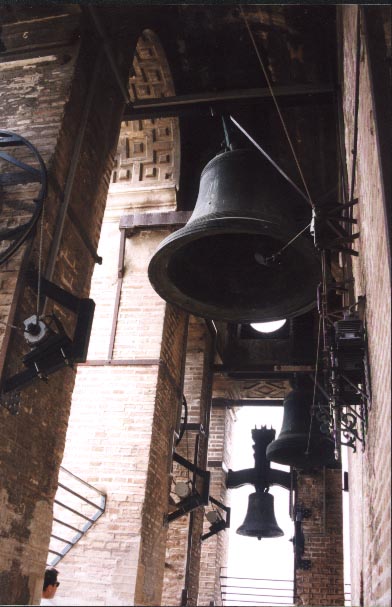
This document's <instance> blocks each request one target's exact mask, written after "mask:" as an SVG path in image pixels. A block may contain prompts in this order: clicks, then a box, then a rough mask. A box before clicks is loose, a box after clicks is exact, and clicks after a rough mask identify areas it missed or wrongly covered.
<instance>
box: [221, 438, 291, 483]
mask: <svg viewBox="0 0 392 607" xmlns="http://www.w3.org/2000/svg"><path fill="white" fill-rule="evenodd" d="M252 438H253V440H254V442H255V446H254V450H255V466H254V468H246V469H244V470H236V471H234V470H229V471H228V473H227V478H226V487H227V488H228V489H235V488H236V487H242V486H243V485H246V484H250V485H254V486H255V488H256V489H259V490H260V491H264V489H268V488H269V487H270V486H271V485H280V486H281V487H283V488H284V489H288V490H289V491H290V490H291V474H290V472H285V471H283V470H274V469H272V468H271V463H270V461H269V460H267V456H266V449H267V446H268V445H269V443H270V442H271V441H273V440H274V438H275V430H274V429H272V428H271V429H270V430H268V429H267V428H266V427H264V428H261V429H260V430H257V429H255V430H252Z"/></svg>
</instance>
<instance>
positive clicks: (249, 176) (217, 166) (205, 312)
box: [148, 150, 320, 323]
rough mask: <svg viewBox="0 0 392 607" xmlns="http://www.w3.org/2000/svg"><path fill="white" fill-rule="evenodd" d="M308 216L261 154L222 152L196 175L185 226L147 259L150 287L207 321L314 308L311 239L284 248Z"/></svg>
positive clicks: (316, 271)
mask: <svg viewBox="0 0 392 607" xmlns="http://www.w3.org/2000/svg"><path fill="white" fill-rule="evenodd" d="M310 218H311V210H310V206H309V205H307V204H306V202H305V201H304V200H303V199H302V198H301V197H300V196H299V195H298V194H297V192H296V191H295V190H294V188H293V187H292V186H290V185H289V184H288V183H287V181H286V180H285V179H284V178H283V177H282V176H281V175H280V174H279V173H278V171H277V170H276V169H275V168H274V167H273V166H272V165H271V164H270V163H269V162H268V161H267V160H266V159H265V158H263V156H262V155H261V154H260V153H259V152H258V151H256V150H232V151H229V152H225V153H222V154H219V155H218V156H216V157H215V158H213V160H211V161H210V162H209V163H208V164H207V166H206V167H205V169H204V171H203V173H202V175H201V179H200V188H199V196H198V199H197V202H196V206H195V210H194V212H193V214H192V216H191V218H190V219H189V221H188V223H187V225H186V226H185V227H183V228H181V229H180V230H177V231H176V232H174V233H173V234H171V235H170V236H168V237H167V238H165V239H164V240H163V241H162V242H161V244H160V245H159V247H158V249H157V251H156V252H155V254H154V256H153V257H152V259H151V261H150V264H149V268H148V275H149V279H150V282H151V284H152V286H153V288H154V289H155V290H156V291H157V293H158V294H159V295H160V296H161V297H162V298H163V299H164V300H165V301H168V302H170V303H173V304H176V305H178V306H179V307H180V308H183V309H184V310H187V311H188V312H191V313H192V314H194V315H195V316H202V317H204V318H210V319H214V320H223V321H228V322H244V323H245V322H257V321H259V322H266V321H270V320H278V319H281V318H289V317H292V316H298V315H300V314H304V313H305V312H306V311H308V310H310V309H311V308H312V307H313V306H314V303H315V299H316V292H317V285H318V283H319V280H320V263H319V260H318V258H317V252H316V250H315V248H314V246H313V242H312V240H311V238H310V236H309V234H308V233H306V232H303V233H302V234H301V235H300V236H299V237H298V238H296V239H295V240H294V241H293V242H292V243H291V244H290V245H289V246H288V247H287V248H286V245H287V244H288V243H289V242H290V241H291V240H292V239H293V238H294V236H297V235H298V234H299V233H300V231H301V230H303V228H304V226H306V224H307V222H310ZM283 248H284V250H283V251H282V253H281V254H280V251H281V249H283Z"/></svg>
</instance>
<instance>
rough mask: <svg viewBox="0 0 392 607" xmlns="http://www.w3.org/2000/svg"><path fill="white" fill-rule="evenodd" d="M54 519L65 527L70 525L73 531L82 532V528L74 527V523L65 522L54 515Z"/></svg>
mask: <svg viewBox="0 0 392 607" xmlns="http://www.w3.org/2000/svg"><path fill="white" fill-rule="evenodd" d="M53 520H54V521H55V523H59V524H60V525H64V527H68V528H69V529H72V530H73V531H77V532H78V533H80V530H79V529H78V528H77V527H74V526H73V525H70V524H69V523H64V521H60V519H59V518H55V517H53Z"/></svg>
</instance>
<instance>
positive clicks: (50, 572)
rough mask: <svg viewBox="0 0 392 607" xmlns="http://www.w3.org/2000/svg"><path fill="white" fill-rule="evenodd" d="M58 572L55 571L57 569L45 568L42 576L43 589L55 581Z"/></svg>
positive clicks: (52, 584)
mask: <svg viewBox="0 0 392 607" xmlns="http://www.w3.org/2000/svg"><path fill="white" fill-rule="evenodd" d="M58 574H59V572H58V571H57V569H54V568H53V569H47V570H46V571H45V577H44V588H43V589H44V590H46V588H47V587H48V586H54V585H55V584H56V582H57V576H58Z"/></svg>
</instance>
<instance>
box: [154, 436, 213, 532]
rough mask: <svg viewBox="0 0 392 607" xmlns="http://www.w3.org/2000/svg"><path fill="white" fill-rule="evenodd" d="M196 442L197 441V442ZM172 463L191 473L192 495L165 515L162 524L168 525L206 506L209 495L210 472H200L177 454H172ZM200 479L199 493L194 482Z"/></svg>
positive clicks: (199, 469) (200, 470) (194, 465)
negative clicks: (200, 487)
mask: <svg viewBox="0 0 392 607" xmlns="http://www.w3.org/2000/svg"><path fill="white" fill-rule="evenodd" d="M197 442H198V441H197ZM196 452H197V449H196ZM173 461H175V462H177V464H180V465H181V466H184V468H186V469H187V470H190V471H191V472H193V479H192V493H191V494H190V495H189V496H188V497H185V498H184V499H182V500H180V501H179V502H178V504H176V505H177V509H176V510H174V512H170V513H169V514H165V516H164V524H165V525H166V524H169V523H171V522H172V521H175V520H176V519H178V518H180V517H181V516H184V514H188V512H191V511H192V510H195V509H196V508H198V507H199V506H207V505H208V502H209V499H210V498H209V494H210V476H211V474H210V472H209V471H208V470H202V469H201V468H199V467H198V466H196V464H192V462H189V461H188V460H187V459H185V458H184V457H182V456H181V455H179V454H178V453H176V452H174V453H173ZM197 478H200V479H201V480H202V489H201V492H199V491H198V490H197V489H196V480H197Z"/></svg>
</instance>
